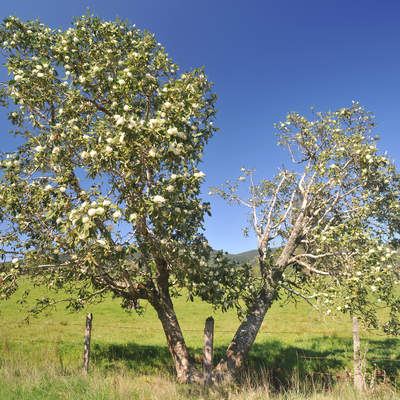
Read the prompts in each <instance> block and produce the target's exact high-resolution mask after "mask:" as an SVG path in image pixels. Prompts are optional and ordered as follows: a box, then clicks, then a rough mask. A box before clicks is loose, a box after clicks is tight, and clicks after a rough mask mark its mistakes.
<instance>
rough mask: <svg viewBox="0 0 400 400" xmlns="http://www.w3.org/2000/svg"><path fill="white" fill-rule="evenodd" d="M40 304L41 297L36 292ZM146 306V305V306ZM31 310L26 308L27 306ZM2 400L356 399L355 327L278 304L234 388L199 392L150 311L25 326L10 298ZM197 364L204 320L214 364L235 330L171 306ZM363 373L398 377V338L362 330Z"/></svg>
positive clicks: (232, 319) (231, 322)
mask: <svg viewBox="0 0 400 400" xmlns="http://www.w3.org/2000/svg"><path fill="white" fill-rule="evenodd" d="M35 291H36V292H34V293H35V294H36V295H37V296H40V295H42V292H41V289H35ZM143 305H144V306H145V307H147V306H146V304H145V303H143ZM28 306H29V305H28ZM0 307H1V308H0V399H1V400H3V399H4V400H8V399H13V400H14V399H22V400H25V399H27V400H30V399H35V400H41V399H144V400H146V399H163V400H164V399H165V400H167V399H238V400H239V399H344V400H346V399H356V398H360V397H359V396H357V394H356V393H355V392H354V391H353V389H352V385H351V379H350V375H351V370H352V365H351V357H352V341H351V321H350V320H348V319H347V318H346V317H341V318H339V319H336V320H333V319H325V318H324V317H322V316H320V315H319V314H317V313H315V312H314V311H312V310H311V309H310V308H308V307H307V306H306V305H297V306H294V305H286V306H284V307H281V306H280V305H279V304H277V305H274V307H273V308H272V310H271V311H270V312H269V313H268V314H267V318H266V320H265V322H264V324H263V326H262V327H261V330H260V334H259V336H258V338H257V340H256V343H255V344H254V346H253V348H252V351H251V352H250V354H249V357H248V360H247V362H246V366H245V369H244V371H243V374H242V375H241V376H240V378H239V380H238V382H237V383H236V384H235V385H232V386H229V387H223V388H217V389H215V388H214V389H210V390H207V391H205V390H204V389H203V388H201V387H196V386H185V385H179V384H177V383H176V381H175V376H174V369H173V367H172V365H171V364H172V360H171V357H170V355H169V351H168V349H167V347H166V343H165V338H164V334H163V332H162V329H161V325H160V323H159V321H158V319H157V317H156V315H155V313H154V311H153V310H152V309H151V308H148V310H147V312H146V313H145V314H144V315H143V316H138V315H136V314H127V313H125V312H124V311H122V310H121V309H120V307H119V304H118V301H116V300H112V299H107V300H106V301H105V302H104V303H102V304H99V305H96V306H91V307H90V310H85V311H83V312H80V313H77V314H76V313H75V314H73V313H69V312H66V311H65V310H63V309H61V308H60V309H58V310H56V311H54V312H53V313H52V314H50V315H41V316H40V317H38V318H30V323H29V324H28V323H27V322H26V321H25V317H26V313H25V312H23V311H20V309H19V305H18V304H17V303H16V301H15V300H12V301H9V302H6V303H2V304H1V306H0ZM175 308H176V311H177V314H178V317H179V319H180V322H181V325H182V328H183V331H184V334H185V337H186V340H187V343H188V345H189V347H190V349H191V352H192V354H193V355H194V358H195V360H196V361H197V363H198V364H199V366H200V363H201V351H202V337H203V329H204V325H203V324H204V321H205V319H206V317H208V316H209V315H213V316H214V318H215V321H216V323H215V362H218V360H219V359H220V358H221V357H222V356H223V354H224V351H225V348H226V346H227V344H228V343H229V341H230V339H231V338H232V336H233V333H234V331H235V329H236V327H237V325H238V321H237V318H236V316H235V315H234V314H233V313H225V314H221V313H214V312H213V310H212V308H211V307H210V306H209V305H207V304H204V303H202V302H200V301H196V302H194V303H191V302H187V301H186V298H185V297H181V298H178V299H177V301H176V307H175ZM87 311H91V312H93V314H94V320H93V336H92V358H91V364H90V373H89V375H88V376H84V375H83V374H82V368H81V367H82V355H83V333H84V329H85V313H86V312H87ZM362 344H363V347H364V349H365V348H368V352H367V358H369V359H374V360H376V359H385V360H382V361H371V362H369V363H368V373H369V374H371V373H372V372H373V371H374V370H375V371H378V372H379V371H380V370H382V371H383V370H385V371H386V373H387V375H393V376H395V375H400V363H399V362H396V361H395V360H399V359H400V346H399V340H397V339H396V338H388V337H384V336H380V335H379V334H378V333H376V332H369V331H365V330H364V331H362ZM376 382H377V384H376V385H375V386H374V387H373V388H371V390H370V392H369V393H368V394H366V395H364V396H363V397H362V398H371V399H396V398H399V399H400V397H399V396H398V395H397V393H396V388H398V385H399V382H400V381H399V379H396V378H395V377H391V378H387V379H386V380H384V379H382V377H378V378H377V380H376Z"/></svg>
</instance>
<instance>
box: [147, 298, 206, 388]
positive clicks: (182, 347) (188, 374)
mask: <svg viewBox="0 0 400 400" xmlns="http://www.w3.org/2000/svg"><path fill="white" fill-rule="evenodd" d="M151 304H152V305H153V307H154V308H155V310H156V311H157V314H158V318H159V320H160V321H161V324H162V327H163V330H164V333H165V337H166V339H167V344H168V348H169V351H170V353H171V356H172V359H173V360H174V365H175V370H176V374H177V378H178V381H179V382H180V383H202V381H203V379H202V374H201V373H200V371H199V370H198V369H197V368H196V367H195V366H194V364H193V362H192V360H191V359H190V355H189V352H188V349H187V347H186V343H185V340H184V338H183V334H182V330H181V327H180V325H179V322H178V319H177V317H176V314H175V310H174V307H173V304H172V301H171V298H170V296H169V293H168V292H167V293H163V295H162V296H161V297H159V298H158V299H154V298H153V299H152V301H151Z"/></svg>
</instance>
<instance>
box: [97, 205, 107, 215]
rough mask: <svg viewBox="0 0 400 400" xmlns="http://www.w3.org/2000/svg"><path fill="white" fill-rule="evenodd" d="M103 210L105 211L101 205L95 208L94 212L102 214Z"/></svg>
mask: <svg viewBox="0 0 400 400" xmlns="http://www.w3.org/2000/svg"><path fill="white" fill-rule="evenodd" d="M104 212H105V210H104V208H103V207H99V208H97V209H96V214H97V215H103V214H104Z"/></svg>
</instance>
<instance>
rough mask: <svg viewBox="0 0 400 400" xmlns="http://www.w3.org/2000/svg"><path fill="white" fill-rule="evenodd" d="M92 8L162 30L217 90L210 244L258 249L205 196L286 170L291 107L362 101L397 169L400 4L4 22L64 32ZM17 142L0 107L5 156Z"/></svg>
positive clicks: (40, 13)
mask: <svg viewBox="0 0 400 400" xmlns="http://www.w3.org/2000/svg"><path fill="white" fill-rule="evenodd" d="M86 8H89V9H90V11H91V12H92V13H94V14H97V15H98V16H100V17H101V18H103V19H107V20H112V19H115V17H117V16H118V17H120V18H121V19H124V20H128V21H129V22H130V23H132V24H136V26H137V27H138V28H139V29H146V30H149V31H151V32H153V33H155V34H156V37H157V40H158V41H159V42H161V43H162V44H163V45H164V46H165V47H166V49H167V51H168V53H169V54H170V56H171V57H172V58H173V59H174V61H175V62H177V63H178V64H179V65H180V66H181V70H188V69H191V68H194V67H199V66H203V65H204V66H205V71H206V73H207V75H208V76H209V78H210V80H211V81H213V82H214V83H215V86H214V88H215V92H216V94H217V95H218V99H219V100H218V110H219V112H218V115H217V125H218V127H219V128H220V130H219V132H218V133H217V134H216V135H215V137H214V138H213V139H212V140H211V141H210V143H209V145H208V147H207V148H206V150H205V153H204V162H203V165H202V167H201V168H202V169H203V170H204V172H205V173H206V174H207V180H206V182H205V184H204V186H203V189H204V190H203V191H204V197H205V198H206V199H207V200H209V201H211V204H212V213H213V216H212V217H211V218H208V219H207V222H206V236H207V237H208V239H209V241H210V243H211V245H212V246H213V247H214V248H218V249H224V250H226V251H229V252H233V253H237V252H241V251H245V250H248V249H251V248H255V246H256V242H255V239H254V237H250V238H248V239H245V238H243V236H242V234H241V228H242V227H243V226H244V225H245V223H246V215H245V213H244V210H243V209H240V208H237V207H230V206H228V205H227V204H225V203H224V202H223V201H222V200H219V199H216V198H208V195H207V193H208V188H209V186H213V185H219V184H220V183H223V182H224V181H225V180H226V179H228V178H233V179H234V178H236V177H237V176H238V174H239V170H240V168H241V167H242V166H246V167H249V168H255V169H256V170H257V176H258V177H270V176H271V175H272V174H273V173H274V172H275V171H276V169H277V168H278V167H279V166H281V165H282V163H283V162H286V161H287V158H286V154H285V153H283V152H282V151H281V150H280V149H279V148H277V147H276V137H275V132H274V129H273V124H274V123H276V122H279V121H281V120H283V119H284V118H285V115H286V114H287V113H288V112H289V111H297V112H300V113H308V110H309V108H310V107H311V106H315V107H316V108H317V109H318V110H320V111H327V110H335V109H337V108H340V107H344V106H348V105H350V104H351V101H352V100H357V101H359V102H360V103H361V104H362V105H363V106H365V107H366V108H367V109H369V110H370V111H372V112H373V113H374V114H375V115H376V120H377V122H378V129H377V131H376V132H377V133H378V134H379V135H380V137H381V140H380V143H379V147H380V148H381V149H382V150H388V151H389V154H390V155H391V156H392V157H393V158H394V159H395V160H396V163H397V165H398V166H400V163H399V161H400V139H399V127H400V24H399V20H400V2H399V1H397V0H380V1H372V0H352V1H348V0H346V1H344V0H336V1H335V0H331V1H329V2H328V1H314V0H310V1H308V0H303V1H298V0H279V1H277V0H275V1H269V0H263V1H262V0H253V1H247V2H244V1H239V0H213V1H212V0H202V1H194V0H168V1H166V0H145V1H143V0H141V1H139V0H129V1H128V0H125V1H122V0H113V1H103V0H97V1H94V0H90V1H81V0H69V1H67V2H55V1H54V0H52V1H50V0H36V1H33V0H30V1H28V0H13V1H12V2H8V1H7V2H6V1H2V2H0V18H1V19H2V18H4V17H6V16H8V15H10V14H14V15H17V16H18V17H20V18H21V19H23V20H26V19H35V18H39V19H40V20H41V21H42V22H44V23H46V24H48V25H50V26H51V27H54V28H59V27H61V28H67V27H68V26H69V25H70V24H71V21H72V19H73V17H74V16H80V15H82V14H84V13H85V12H86ZM0 76H4V75H3V73H1V74H0ZM14 145H15V142H13V141H12V139H10V137H9V135H8V134H7V121H6V119H5V113H4V112H3V111H0V148H1V149H2V150H6V149H7V150H11V149H12V147H13V146H14Z"/></svg>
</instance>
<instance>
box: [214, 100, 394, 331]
mask: <svg viewBox="0 0 400 400" xmlns="http://www.w3.org/2000/svg"><path fill="white" fill-rule="evenodd" d="M314 116H315V119H314V120H308V119H307V118H305V117H304V116H301V115H299V114H297V113H290V114H289V115H288V116H287V118H286V120H285V121H283V122H281V123H280V124H278V125H277V126H276V128H277V131H278V139H279V144H280V145H282V146H284V147H285V148H286V149H287V150H288V154H289V155H290V158H291V161H292V165H293V169H292V170H289V169H288V168H285V167H283V168H282V169H281V170H280V171H279V173H278V174H277V175H276V176H275V177H274V178H273V179H270V180H268V179H263V180H261V181H260V183H255V182H254V171H251V170H246V169H245V168H243V169H242V176H241V177H239V178H238V181H237V182H234V183H233V182H228V183H227V185H225V186H223V187H221V188H218V189H215V191H216V193H217V194H219V195H221V196H222V197H223V198H225V199H227V200H229V201H231V202H236V203H239V204H242V205H244V206H245V207H247V208H248V209H249V213H250V221H251V226H250V229H253V230H254V232H255V233H256V236H257V239H258V250H259V254H260V256H259V264H260V275H261V279H260V281H259V289H258V290H261V288H264V289H265V290H267V291H268V290H270V291H271V293H273V295H274V296H275V297H278V296H280V295H281V293H286V294H285V295H286V296H287V295H288V296H290V297H292V298H299V297H301V298H303V299H305V300H306V301H308V302H310V303H312V305H313V306H315V307H317V308H319V309H320V310H321V311H324V312H325V313H326V314H333V313H335V312H338V311H340V312H349V313H351V314H354V315H358V316H360V317H361V318H362V319H363V320H364V321H365V322H366V323H367V324H368V325H370V326H373V327H378V326H379V327H381V328H383V329H384V330H385V331H387V332H388V333H398V332H399V314H400V297H399V293H398V288H399V284H400V271H399V264H398V246H397V241H398V233H399V230H398V225H397V221H398V218H399V215H400V212H399V211H400V201H399V200H400V191H399V183H400V180H399V175H398V173H397V172H396V169H395V166H394V163H393V161H391V160H390V158H389V157H388V156H387V155H385V154H382V153H380V152H379V151H378V149H377V146H376V141H377V137H376V136H373V129H374V127H375V121H374V116H373V115H372V114H371V113H370V112H367V111H366V110H365V109H363V108H362V107H361V106H360V105H359V104H358V103H354V104H353V105H352V106H351V107H349V108H342V109H340V110H338V111H336V112H327V113H315V115H314ZM244 181H247V182H248V185H249V192H250V193H249V198H248V199H244V198H243V197H241V196H240V190H239V186H240V183H243V182H244ZM272 241H277V242H278V243H279V249H278V250H277V251H275V253H274V254H272V251H271V243H272ZM382 308H384V309H386V312H385V313H382V312H378V310H380V309H382ZM380 318H383V320H380Z"/></svg>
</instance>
